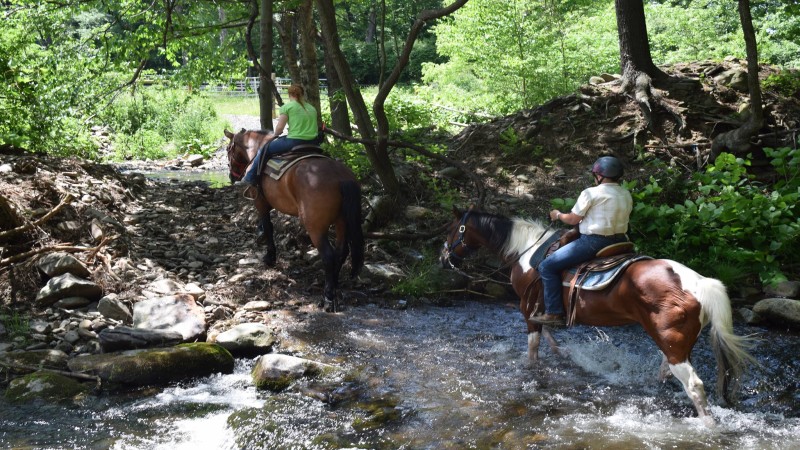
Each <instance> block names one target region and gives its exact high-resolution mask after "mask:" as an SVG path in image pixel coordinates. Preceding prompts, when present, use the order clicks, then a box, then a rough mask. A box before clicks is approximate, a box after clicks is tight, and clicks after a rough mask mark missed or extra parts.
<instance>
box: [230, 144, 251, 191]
mask: <svg viewBox="0 0 800 450" xmlns="http://www.w3.org/2000/svg"><path fill="white" fill-rule="evenodd" d="M235 138H236V136H234V137H233V138H231V143H230V144H229V145H228V149H227V151H228V165H229V166H230V177H231V179H232V180H234V181H239V180H241V179H242V178H243V177H244V174H245V171H246V170H247V166H249V165H250V161H251V160H250V158H247V161H241V160H239V159H236V151H235V150H236V139H235ZM245 155H247V152H245Z"/></svg>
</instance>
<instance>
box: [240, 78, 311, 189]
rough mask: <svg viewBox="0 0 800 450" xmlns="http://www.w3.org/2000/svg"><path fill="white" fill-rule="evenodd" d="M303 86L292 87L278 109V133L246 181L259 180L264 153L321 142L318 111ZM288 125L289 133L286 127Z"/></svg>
mask: <svg viewBox="0 0 800 450" xmlns="http://www.w3.org/2000/svg"><path fill="white" fill-rule="evenodd" d="M303 96H304V92H303V87H302V86H300V85H297V84H293V85H291V86H289V101H288V102H287V103H285V104H284V105H283V106H281V108H280V110H278V113H279V116H278V124H277V125H276V126H275V134H273V135H272V137H271V139H270V140H269V141H268V142H267V143H266V144H264V145H263V146H262V147H261V148H260V149H259V151H258V154H257V155H256V157H255V158H254V159H253V164H252V165H251V166H250V170H248V171H247V174H246V175H245V176H244V181H246V182H248V183H250V184H252V185H256V184H258V180H257V177H256V171H257V170H258V166H259V165H261V158H262V155H264V154H265V153H266V154H267V155H268V157H272V156H274V155H280V154H281V153H286V152H288V151H289V150H291V149H292V148H293V147H294V146H296V145H300V144H314V145H318V144H319V143H320V142H321V141H322V133H321V131H320V128H321V127H320V126H319V123H318V121H317V110H316V109H315V108H314V107H313V106H311V105H310V104H308V103H306V102H305V101H303ZM287 125H288V126H289V132H288V133H287V134H286V136H281V134H283V129H284V128H285V127H286V126H287Z"/></svg>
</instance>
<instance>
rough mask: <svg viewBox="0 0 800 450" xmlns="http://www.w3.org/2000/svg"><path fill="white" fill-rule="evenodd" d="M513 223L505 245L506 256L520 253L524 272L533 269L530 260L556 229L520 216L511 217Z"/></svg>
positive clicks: (503, 250)
mask: <svg viewBox="0 0 800 450" xmlns="http://www.w3.org/2000/svg"><path fill="white" fill-rule="evenodd" d="M511 222H512V223H513V225H512V228H511V233H509V235H508V239H507V240H506V243H505V245H503V249H502V252H503V255H504V256H508V257H510V256H514V255H519V265H520V266H522V270H523V272H527V271H528V270H529V269H531V265H530V260H531V256H533V252H535V251H536V249H537V248H539V246H541V245H542V244H543V243H544V242H545V241H546V240H547V239H548V238H549V237H550V235H552V234H553V233H555V232H556V230H555V229H548V227H547V226H546V225H544V224H543V223H541V222H539V221H534V220H525V219H520V218H518V217H516V218H513V219H511Z"/></svg>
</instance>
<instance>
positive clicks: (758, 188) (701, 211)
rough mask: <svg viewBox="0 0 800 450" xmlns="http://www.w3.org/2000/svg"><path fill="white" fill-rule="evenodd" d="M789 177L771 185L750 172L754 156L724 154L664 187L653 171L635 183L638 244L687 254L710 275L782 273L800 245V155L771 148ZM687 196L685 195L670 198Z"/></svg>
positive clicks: (662, 253)
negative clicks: (639, 183) (646, 180)
mask: <svg viewBox="0 0 800 450" xmlns="http://www.w3.org/2000/svg"><path fill="white" fill-rule="evenodd" d="M767 151H768V155H769V156H770V157H771V158H772V164H773V166H774V167H775V169H776V171H777V172H778V173H779V174H781V175H782V176H783V179H782V180H781V181H780V182H779V183H777V184H775V185H774V186H773V187H772V188H768V187H767V186H764V185H762V184H760V183H758V182H756V181H754V180H753V179H752V177H751V176H749V175H748V174H747V171H746V167H747V166H749V165H750V163H749V161H748V160H744V159H739V158H735V157H734V156H732V155H730V154H726V153H724V154H722V155H720V156H719V157H718V158H717V160H716V161H715V163H714V164H713V165H712V166H709V167H708V168H707V169H706V171H705V172H701V173H696V174H694V175H693V176H692V177H691V178H689V179H688V180H686V183H673V184H671V185H670V189H666V190H665V189H664V187H663V186H661V185H660V182H659V180H656V179H655V178H651V179H650V182H649V183H648V184H646V185H644V186H642V187H639V188H636V187H634V188H633V189H632V192H631V193H632V195H633V197H634V210H633V213H632V215H631V235H632V238H633V239H634V240H635V241H636V243H637V246H638V247H639V249H640V251H642V252H644V253H648V254H652V255H656V256H659V257H668V258H671V259H676V260H679V261H682V262H684V263H686V264H688V265H689V266H692V267H694V268H696V269H697V270H700V271H701V272H703V273H705V274H710V275H714V276H717V277H719V278H727V279H728V281H729V282H731V281H732V280H730V279H731V278H734V277H736V278H739V280H738V281H741V279H742V278H744V277H745V276H746V275H757V276H758V277H760V279H761V281H762V282H764V283H772V282H775V281H778V280H781V279H783V278H784V275H783V272H782V267H783V266H784V265H787V264H790V263H792V262H793V261H796V255H797V253H798V251H800V242H798V235H800V221H798V218H799V214H798V209H797V206H796V205H797V202H798V200H800V177H798V172H800V156H797V155H796V151H795V150H791V149H788V148H783V149H778V150H769V149H768V150H767ZM677 197H681V198H682V199H683V200H682V201H680V202H676V203H672V202H666V203H665V202H664V201H663V200H664V199H665V198H669V199H674V198H677Z"/></svg>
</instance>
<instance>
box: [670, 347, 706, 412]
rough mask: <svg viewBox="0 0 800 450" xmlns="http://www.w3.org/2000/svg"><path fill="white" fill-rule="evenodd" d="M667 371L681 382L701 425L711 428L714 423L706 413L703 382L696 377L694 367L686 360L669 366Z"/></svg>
mask: <svg viewBox="0 0 800 450" xmlns="http://www.w3.org/2000/svg"><path fill="white" fill-rule="evenodd" d="M669 370H670V371H671V372H672V374H673V375H675V377H676V378H678V379H679V380H681V384H683V389H684V390H685V391H686V394H687V395H688V396H689V398H690V399H691V400H692V403H694V407H695V409H697V415H698V416H700V419H701V420H702V421H703V424H705V425H706V426H708V427H713V426H714V425H715V422H714V418H713V417H711V414H709V412H708V401H707V400H706V390H705V388H704V387H703V380H701V379H700V377H698V376H697V373H696V372H695V371H694V367H692V365H691V364H690V363H689V361H688V360H686V361H684V362H682V363H679V364H670V365H669Z"/></svg>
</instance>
